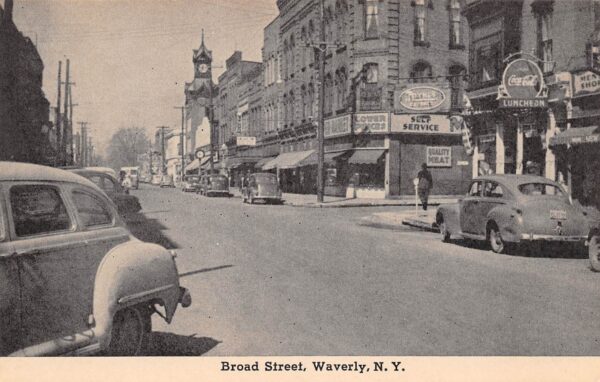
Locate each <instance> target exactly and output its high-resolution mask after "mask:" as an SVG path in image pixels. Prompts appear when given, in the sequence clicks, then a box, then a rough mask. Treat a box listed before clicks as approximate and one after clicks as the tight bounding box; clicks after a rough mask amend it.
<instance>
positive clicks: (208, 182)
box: [198, 174, 231, 196]
mask: <svg viewBox="0 0 600 382" xmlns="http://www.w3.org/2000/svg"><path fill="white" fill-rule="evenodd" d="M198 193H199V194H200V195H204V196H217V195H218V196H231V194H230V193H229V179H227V177H226V176H225V175H220V174H212V175H209V174H207V175H202V177H201V178H200V184H199V185H198Z"/></svg>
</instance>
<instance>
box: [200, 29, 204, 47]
mask: <svg viewBox="0 0 600 382" xmlns="http://www.w3.org/2000/svg"><path fill="white" fill-rule="evenodd" d="M200 45H204V28H202V43H201V44H200Z"/></svg>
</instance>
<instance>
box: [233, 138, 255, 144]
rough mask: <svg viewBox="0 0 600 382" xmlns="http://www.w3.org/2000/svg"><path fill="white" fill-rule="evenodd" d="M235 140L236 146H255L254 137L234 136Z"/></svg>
mask: <svg viewBox="0 0 600 382" xmlns="http://www.w3.org/2000/svg"><path fill="white" fill-rule="evenodd" d="M235 142H236V144H237V145H238V146H256V137H236V138H235Z"/></svg>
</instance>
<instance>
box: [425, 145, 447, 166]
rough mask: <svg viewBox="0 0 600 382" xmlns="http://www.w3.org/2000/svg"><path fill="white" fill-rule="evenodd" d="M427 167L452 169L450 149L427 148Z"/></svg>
mask: <svg viewBox="0 0 600 382" xmlns="http://www.w3.org/2000/svg"><path fill="white" fill-rule="evenodd" d="M427 167H452V147H449V146H429V147H427Z"/></svg>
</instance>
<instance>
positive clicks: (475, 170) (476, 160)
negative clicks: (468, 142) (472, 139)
mask: <svg viewBox="0 0 600 382" xmlns="http://www.w3.org/2000/svg"><path fill="white" fill-rule="evenodd" d="M474 146H475V147H473V166H471V169H472V173H471V175H472V178H477V177H478V176H479V144H478V143H475V145H474Z"/></svg>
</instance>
